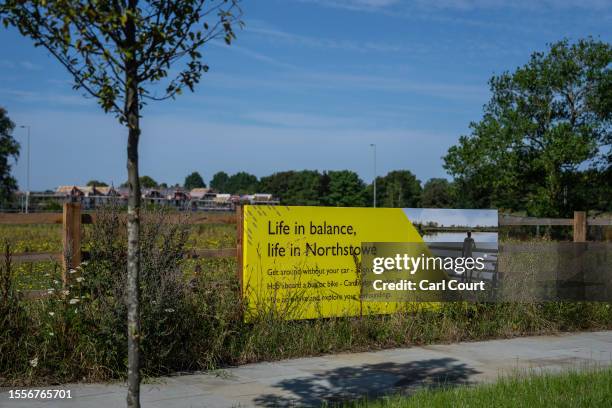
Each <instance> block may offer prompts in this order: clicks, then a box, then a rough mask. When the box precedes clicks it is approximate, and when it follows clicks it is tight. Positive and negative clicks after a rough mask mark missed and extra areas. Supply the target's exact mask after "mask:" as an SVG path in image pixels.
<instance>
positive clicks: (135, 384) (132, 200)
mask: <svg viewBox="0 0 612 408" xmlns="http://www.w3.org/2000/svg"><path fill="white" fill-rule="evenodd" d="M137 107H138V104H137V103H136V109H135V110H136V113H130V114H129V116H128V123H129V135H128V148H127V157H128V158H127V169H128V185H129V197H128V224H127V231H128V255H127V262H128V264H127V311H128V316H127V318H128V395H127V405H128V407H133V408H138V407H140V316H139V302H140V283H139V275H140V181H139V175H138V139H139V137H140V126H139V123H138V122H139V120H138V113H137V112H138V109H137Z"/></svg>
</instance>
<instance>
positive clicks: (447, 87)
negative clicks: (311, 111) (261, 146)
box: [208, 71, 488, 103]
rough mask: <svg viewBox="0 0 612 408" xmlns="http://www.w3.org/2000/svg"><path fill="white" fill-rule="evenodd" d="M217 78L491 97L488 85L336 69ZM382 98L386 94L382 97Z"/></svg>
mask: <svg viewBox="0 0 612 408" xmlns="http://www.w3.org/2000/svg"><path fill="white" fill-rule="evenodd" d="M212 75H214V76H215V77H214V78H215V80H214V81H210V82H209V84H208V86H214V87H221V88H239V89H244V88H245V87H251V88H264V89H266V90H268V91H271V90H282V91H284V92H292V93H296V94H300V93H303V94H309V93H310V92H311V91H312V89H313V88H316V89H323V90H325V89H328V90H336V91H337V92H340V93H341V92H343V91H347V92H351V93H352V94H354V93H355V92H364V91H378V92H389V93H396V94H416V95H428V96H433V97H437V98H444V99H453V100H470V101H478V102H479V103H480V102H484V101H485V100H486V98H487V96H488V88H487V86H486V85H469V84H464V83H461V84H456V83H452V82H427V81H421V80H418V79H417V78H410V77H399V76H395V77H393V76H389V75H387V76H383V75H365V74H350V73H333V72H322V71H320V72H310V71H295V72H290V73H283V74H282V75H277V76H275V77H274V78H266V77H258V78H255V77H250V78H244V77H235V76H232V75H227V74H212ZM381 97H382V96H381Z"/></svg>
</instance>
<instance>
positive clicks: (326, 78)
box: [0, 0, 612, 190]
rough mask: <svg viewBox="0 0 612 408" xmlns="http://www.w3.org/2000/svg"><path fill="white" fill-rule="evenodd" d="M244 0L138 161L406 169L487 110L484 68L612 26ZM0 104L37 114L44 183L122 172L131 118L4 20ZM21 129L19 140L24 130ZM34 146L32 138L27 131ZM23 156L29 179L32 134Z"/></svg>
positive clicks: (591, 18)
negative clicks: (229, 34)
mask: <svg viewBox="0 0 612 408" xmlns="http://www.w3.org/2000/svg"><path fill="white" fill-rule="evenodd" d="M504 3H505V2H503V1H496V0H490V1H484V0H431V1H426V0H417V1H400V0H257V1H254V0H250V1H249V0H246V1H245V2H244V3H243V9H244V21H245V23H246V28H245V29H244V30H242V31H239V32H238V33H237V35H238V40H237V41H236V42H235V43H234V45H232V46H231V47H226V46H224V45H222V44H210V45H209V46H207V48H205V49H204V52H203V56H204V60H205V62H207V63H208V64H209V65H210V67H211V70H210V72H209V73H208V74H206V75H205V76H204V77H203V80H202V82H201V83H200V85H199V86H198V87H197V89H196V93H195V94H185V95H183V96H181V97H179V98H178V99H177V100H175V101H168V102H155V103H154V104H151V105H148V106H147V107H146V108H145V110H144V112H143V115H144V118H143V120H142V124H143V136H142V142H141V149H140V151H141V174H147V175H150V176H152V177H153V178H155V179H156V180H158V181H160V182H162V181H163V182H167V183H169V184H173V183H176V182H180V183H182V182H183V180H184V177H185V175H186V174H188V173H189V172H191V171H194V170H197V171H199V172H200V173H201V174H202V175H203V176H204V178H205V180H207V181H208V180H210V178H211V176H212V174H214V173H215V172H217V171H220V170H224V171H226V172H228V173H232V172H236V171H240V170H244V171H249V172H251V173H254V174H256V175H257V176H264V175H267V174H270V173H272V172H275V171H281V170H289V169H319V170H338V169H350V170H354V171H356V172H358V173H359V175H360V176H361V177H362V178H363V179H364V180H366V181H367V182H369V181H371V179H372V174H373V169H372V150H371V148H370V147H369V144H370V143H376V144H377V150H378V173H379V174H384V173H386V172H387V171H389V170H394V169H408V170H411V171H412V172H414V173H415V174H416V175H417V177H418V178H419V179H420V180H422V181H425V180H427V179H428V178H431V177H444V176H445V172H444V170H443V169H442V160H441V157H442V156H443V155H444V153H445V152H446V150H447V149H448V147H450V146H452V145H453V144H455V143H456V141H457V139H458V137H459V136H460V135H461V134H465V133H467V131H468V125H469V123H470V121H474V120H478V119H479V118H480V117H481V113H482V106H483V104H485V103H486V102H487V100H488V98H489V92H488V86H487V80H488V79H489V78H490V77H491V76H492V75H494V74H499V73H501V72H503V71H505V70H512V69H514V68H516V67H517V66H519V65H522V64H523V63H525V62H526V61H527V60H528V58H529V55H530V53H531V52H533V51H535V50H544V49H545V48H546V44H547V43H550V42H554V41H557V40H559V39H561V38H564V37H567V38H569V39H570V40H572V39H577V38H580V37H584V36H587V35H592V36H594V37H596V38H600V39H602V40H605V41H610V39H611V37H612V3H611V2H610V1H604V0H582V1H574V0H556V1H555V0H547V1H538V0H531V1H524V0H517V1H512V2H508V3H510V4H512V5H506V4H504ZM0 44H2V53H1V54H0V105H3V106H5V107H6V109H8V111H9V115H10V116H11V118H12V119H13V121H15V122H16V123H17V124H18V125H19V124H27V125H30V126H31V129H32V149H31V162H32V167H31V185H32V189H34V190H41V189H46V188H55V186H57V185H59V184H81V183H85V182H86V181H87V180H89V179H94V178H95V179H100V180H105V181H107V182H114V183H115V184H120V183H121V182H123V181H124V180H125V179H126V170H125V143H126V132H125V130H124V129H123V128H121V127H120V126H119V125H117V124H116V123H115V119H114V118H113V117H112V116H111V115H106V114H104V113H103V112H102V111H101V110H100V109H99V108H98V107H97V105H96V104H95V102H94V101H93V100H91V99H86V98H83V97H82V96H81V94H80V93H79V92H77V91H73V90H72V88H71V82H70V77H69V76H68V75H67V74H66V73H65V72H64V71H63V69H62V68H61V67H60V66H59V64H58V63H57V62H55V61H54V60H53V59H52V58H51V57H50V56H48V55H47V53H46V52H45V51H44V50H43V49H37V48H34V47H33V46H32V45H31V42H30V41H29V40H27V39H23V38H21V37H20V36H19V34H18V33H17V32H16V31H15V30H4V29H1V30H0ZM15 137H16V138H17V139H18V140H20V141H22V142H23V141H24V140H25V139H24V138H25V130H24V129H16V130H15ZM23 146H24V148H25V143H23ZM23 153H24V154H23V155H22V159H20V160H19V162H18V163H17V165H16V167H15V174H16V176H17V178H18V181H19V183H20V185H21V186H25V174H26V172H25V149H24V150H23Z"/></svg>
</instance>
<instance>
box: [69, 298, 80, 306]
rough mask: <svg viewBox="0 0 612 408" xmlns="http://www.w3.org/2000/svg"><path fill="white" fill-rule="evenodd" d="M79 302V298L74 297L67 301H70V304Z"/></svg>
mask: <svg viewBox="0 0 612 408" xmlns="http://www.w3.org/2000/svg"><path fill="white" fill-rule="evenodd" d="M79 302H80V299H77V298H74V299H70V301H69V302H68V303H70V304H71V305H76V304H77V303H79Z"/></svg>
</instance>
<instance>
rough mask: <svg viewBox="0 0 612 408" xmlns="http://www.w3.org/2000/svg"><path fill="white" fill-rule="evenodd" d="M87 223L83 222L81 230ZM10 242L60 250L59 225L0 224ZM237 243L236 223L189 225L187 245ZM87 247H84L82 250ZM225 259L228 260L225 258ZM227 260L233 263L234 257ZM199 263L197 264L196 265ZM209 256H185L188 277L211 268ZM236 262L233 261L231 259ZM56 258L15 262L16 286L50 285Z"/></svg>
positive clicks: (22, 247)
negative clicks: (52, 259) (199, 257)
mask: <svg viewBox="0 0 612 408" xmlns="http://www.w3.org/2000/svg"><path fill="white" fill-rule="evenodd" d="M89 229H90V226H88V225H85V226H84V234H87V233H88V232H89ZM4 242H9V243H10V246H11V252H12V253H14V254H19V253H31V252H58V253H59V252H61V251H62V239H61V226H60V225H57V224H43V225H0V243H4ZM235 246H236V226H235V225H232V224H198V225H193V226H191V227H190V228H189V238H188V240H187V243H186V249H187V250H190V249H220V248H234V247H235ZM89 249H90V248H87V247H85V248H84V250H89ZM225 262H228V261H225ZM230 262H232V263H234V262H233V260H231V261H230ZM198 265H199V267H198ZM210 265H211V260H204V259H199V260H197V259H196V260H185V273H186V277H187V278H191V276H192V274H193V273H194V271H197V270H198V269H199V270H203V269H207V270H210V269H211V268H210ZM234 265H235V263H234ZM58 268H59V265H58V263H57V262H52V261H45V262H26V263H21V264H18V265H16V266H15V275H16V277H17V288H18V289H19V290H24V291H25V290H44V289H47V288H50V287H52V283H53V280H54V279H55V278H54V276H57V273H56V272H57V270H58Z"/></svg>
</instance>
